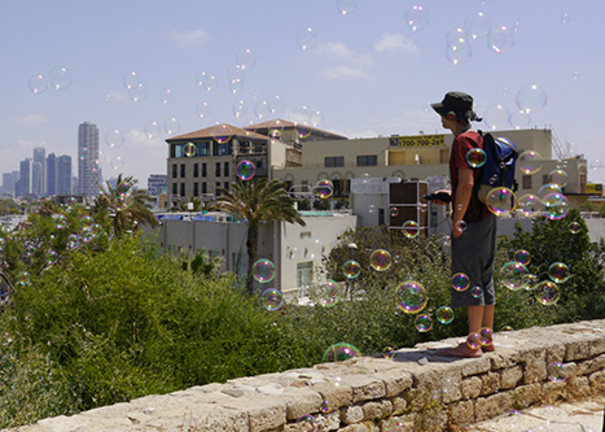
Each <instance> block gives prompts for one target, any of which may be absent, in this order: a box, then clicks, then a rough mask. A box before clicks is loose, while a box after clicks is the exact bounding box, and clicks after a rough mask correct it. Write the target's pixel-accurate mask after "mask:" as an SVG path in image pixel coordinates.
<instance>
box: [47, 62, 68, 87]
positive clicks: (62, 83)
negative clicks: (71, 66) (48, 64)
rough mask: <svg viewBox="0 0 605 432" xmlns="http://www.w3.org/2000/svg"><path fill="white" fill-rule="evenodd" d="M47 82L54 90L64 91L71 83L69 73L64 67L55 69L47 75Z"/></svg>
mask: <svg viewBox="0 0 605 432" xmlns="http://www.w3.org/2000/svg"><path fill="white" fill-rule="evenodd" d="M48 82H50V85H51V86H52V87H53V88H54V89H55V90H65V89H67V88H68V87H69V86H70V85H71V83H72V79H71V72H69V70H68V69H67V68H64V67H56V68H54V69H53V70H51V71H50V74H48Z"/></svg>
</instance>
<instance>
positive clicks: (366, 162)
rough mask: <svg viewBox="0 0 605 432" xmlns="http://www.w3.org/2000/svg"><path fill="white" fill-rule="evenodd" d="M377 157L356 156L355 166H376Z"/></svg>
mask: <svg viewBox="0 0 605 432" xmlns="http://www.w3.org/2000/svg"><path fill="white" fill-rule="evenodd" d="M376 165H378V157H377V156H376V155H366V156H357V166H360V167H362V166H376Z"/></svg>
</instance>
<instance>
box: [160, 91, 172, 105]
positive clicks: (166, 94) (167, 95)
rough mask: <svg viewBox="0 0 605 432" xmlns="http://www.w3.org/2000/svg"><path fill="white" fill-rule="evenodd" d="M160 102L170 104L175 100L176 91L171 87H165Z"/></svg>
mask: <svg viewBox="0 0 605 432" xmlns="http://www.w3.org/2000/svg"><path fill="white" fill-rule="evenodd" d="M160 102H161V103H162V105H168V104H171V103H172V102H174V93H172V90H170V89H168V88H167V89H164V90H162V91H161V92H160Z"/></svg>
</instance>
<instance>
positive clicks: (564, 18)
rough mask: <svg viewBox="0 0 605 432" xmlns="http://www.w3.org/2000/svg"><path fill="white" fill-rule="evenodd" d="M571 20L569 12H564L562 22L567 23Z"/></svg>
mask: <svg viewBox="0 0 605 432" xmlns="http://www.w3.org/2000/svg"><path fill="white" fill-rule="evenodd" d="M568 22H569V14H568V13H564V14H563V15H561V24H567V23H568Z"/></svg>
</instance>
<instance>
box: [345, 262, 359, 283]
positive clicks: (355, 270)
mask: <svg viewBox="0 0 605 432" xmlns="http://www.w3.org/2000/svg"><path fill="white" fill-rule="evenodd" d="M342 272H343V273H344V275H345V277H346V278H348V279H355V278H356V277H357V276H359V274H360V273H361V266H360V265H359V263H358V262H357V261H355V260H349V261H347V262H345V263H344V264H343V265H342Z"/></svg>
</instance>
